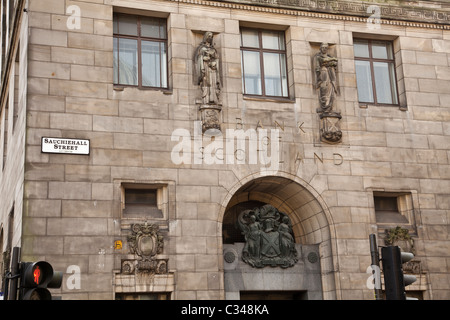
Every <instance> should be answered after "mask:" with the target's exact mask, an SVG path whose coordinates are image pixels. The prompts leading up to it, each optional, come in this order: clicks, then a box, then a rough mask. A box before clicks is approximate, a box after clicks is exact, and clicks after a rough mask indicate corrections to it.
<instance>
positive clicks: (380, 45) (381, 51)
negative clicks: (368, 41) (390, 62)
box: [372, 41, 392, 59]
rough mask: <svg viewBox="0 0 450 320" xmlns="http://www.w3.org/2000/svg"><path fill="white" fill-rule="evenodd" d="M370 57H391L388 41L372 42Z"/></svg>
mask: <svg viewBox="0 0 450 320" xmlns="http://www.w3.org/2000/svg"><path fill="white" fill-rule="evenodd" d="M372 57H373V58H376V59H392V48H391V43H390V42H378V41H373V42H372Z"/></svg>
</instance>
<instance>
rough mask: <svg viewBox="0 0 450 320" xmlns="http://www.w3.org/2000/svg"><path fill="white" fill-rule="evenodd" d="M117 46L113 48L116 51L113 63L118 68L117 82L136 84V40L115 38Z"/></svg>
mask: <svg viewBox="0 0 450 320" xmlns="http://www.w3.org/2000/svg"><path fill="white" fill-rule="evenodd" d="M114 44H116V45H117V46H118V50H117V48H115V49H114V51H115V52H116V53H117V54H116V55H115V58H116V59H117V61H115V62H114V65H115V66H117V67H118V68H117V70H118V82H117V83H119V84H125V85H137V84H138V69H137V62H138V52H137V40H130V39H117V41H116V42H114ZM117 51H118V52H117Z"/></svg>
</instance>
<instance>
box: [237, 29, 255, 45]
mask: <svg viewBox="0 0 450 320" xmlns="http://www.w3.org/2000/svg"><path fill="white" fill-rule="evenodd" d="M241 46H243V47H251V48H259V38H258V31H255V30H245V29H244V30H242V31H241Z"/></svg>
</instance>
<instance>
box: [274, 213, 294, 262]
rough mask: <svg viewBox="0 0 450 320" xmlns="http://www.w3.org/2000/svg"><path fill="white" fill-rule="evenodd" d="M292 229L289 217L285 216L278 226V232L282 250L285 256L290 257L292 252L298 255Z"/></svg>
mask: <svg viewBox="0 0 450 320" xmlns="http://www.w3.org/2000/svg"><path fill="white" fill-rule="evenodd" d="M291 230H292V229H291V227H290V220H289V217H287V216H284V217H283V219H282V220H281V223H280V225H279V226H278V232H279V233H280V250H281V255H282V256H283V257H289V256H290V255H291V254H293V255H294V256H297V251H296V250H295V241H294V237H293V236H292V233H291Z"/></svg>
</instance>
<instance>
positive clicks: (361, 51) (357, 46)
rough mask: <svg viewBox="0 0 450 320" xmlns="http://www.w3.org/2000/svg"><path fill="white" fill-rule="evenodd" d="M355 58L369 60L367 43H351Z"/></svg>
mask: <svg viewBox="0 0 450 320" xmlns="http://www.w3.org/2000/svg"><path fill="white" fill-rule="evenodd" d="M353 49H354V51H355V57H361V58H369V42H368V41H364V40H356V41H355V42H354V43H353Z"/></svg>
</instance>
